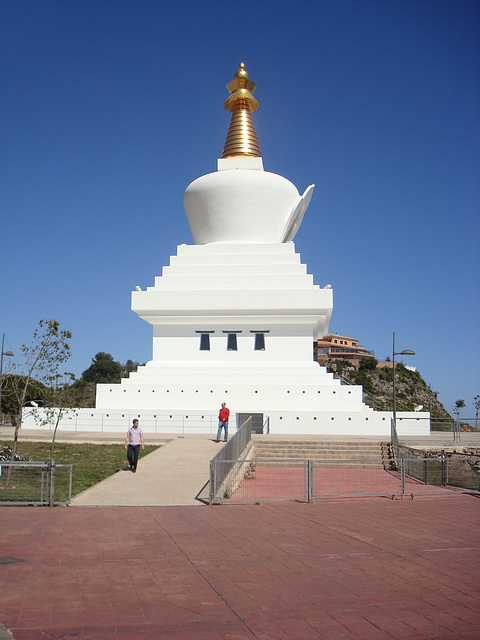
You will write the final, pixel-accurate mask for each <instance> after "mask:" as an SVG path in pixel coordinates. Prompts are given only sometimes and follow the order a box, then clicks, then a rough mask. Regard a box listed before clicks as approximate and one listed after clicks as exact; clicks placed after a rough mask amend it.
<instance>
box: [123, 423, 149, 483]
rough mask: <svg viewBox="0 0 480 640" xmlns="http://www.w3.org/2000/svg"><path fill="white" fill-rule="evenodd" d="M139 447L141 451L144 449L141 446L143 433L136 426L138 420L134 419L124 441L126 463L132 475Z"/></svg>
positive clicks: (134, 471) (135, 469) (135, 466)
mask: <svg viewBox="0 0 480 640" xmlns="http://www.w3.org/2000/svg"><path fill="white" fill-rule="evenodd" d="M140 445H141V446H142V449H144V448H145V447H144V444H143V431H142V430H141V429H140V427H139V426H138V420H137V419H136V418H135V420H134V421H133V425H132V426H131V427H130V429H129V430H128V431H127V439H126V440H125V451H126V452H127V458H128V463H129V465H130V469H131V471H133V473H136V472H137V464H138V454H139V453H140Z"/></svg>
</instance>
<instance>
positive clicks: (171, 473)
mask: <svg viewBox="0 0 480 640" xmlns="http://www.w3.org/2000/svg"><path fill="white" fill-rule="evenodd" d="M170 438H171V439H170V440H168V439H167V443H166V444H164V445H163V446H162V447H160V448H159V449H157V450H156V451H154V452H153V453H150V454H148V455H147V456H145V457H143V458H141V459H140V460H139V462H138V467H137V472H136V473H132V472H131V471H130V470H128V471H122V472H119V473H116V474H115V475H113V476H110V477H109V478H106V479H105V480H103V481H102V482H100V483H99V484H97V485H95V486H94V487H91V488H90V489H87V490H86V491H84V492H83V493H81V494H79V495H77V496H75V497H74V498H73V499H72V502H71V506H74V507H77V506H86V505H88V506H121V505H123V506H127V505H128V506H140V505H148V506H164V505H177V506H178V505H195V504H197V505H201V504H204V503H203V502H201V501H200V498H201V497H202V496H205V495H208V493H207V488H206V485H207V483H208V477H209V469H210V467H209V462H210V460H211V459H212V458H213V456H214V455H215V454H216V453H217V451H218V450H219V449H220V447H221V446H222V445H221V444H217V443H216V442H215V441H214V440H212V439H211V438H210V437H209V436H206V435H189V436H185V437H184V436H180V437H178V436H170ZM148 441H149V442H151V439H150V438H149V439H148ZM125 462H126V460H125ZM202 489H203V492H202Z"/></svg>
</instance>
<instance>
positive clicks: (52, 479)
mask: <svg viewBox="0 0 480 640" xmlns="http://www.w3.org/2000/svg"><path fill="white" fill-rule="evenodd" d="M54 501H55V460H52V462H51V464H50V502H49V506H50V507H53V505H54Z"/></svg>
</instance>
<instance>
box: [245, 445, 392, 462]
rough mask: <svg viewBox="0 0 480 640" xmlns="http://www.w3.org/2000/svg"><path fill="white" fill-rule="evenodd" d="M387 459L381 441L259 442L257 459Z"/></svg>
mask: <svg viewBox="0 0 480 640" xmlns="http://www.w3.org/2000/svg"><path fill="white" fill-rule="evenodd" d="M382 457H383V458H386V457H387V446H386V445H385V444H384V445H382V443H381V442H380V441H378V442H375V441H372V442H348V441H341V442H338V441H333V440H332V441H322V442H319V441H306V440H302V441H293V440H291V441H285V440H284V441H270V442H269V441H257V442H255V458H257V459H261V458H263V459H272V458H294V459H295V458H296V459H299V458H304V459H305V458H306V459H309V460H352V459H354V460H361V459H370V460H372V459H373V460H380V459H382Z"/></svg>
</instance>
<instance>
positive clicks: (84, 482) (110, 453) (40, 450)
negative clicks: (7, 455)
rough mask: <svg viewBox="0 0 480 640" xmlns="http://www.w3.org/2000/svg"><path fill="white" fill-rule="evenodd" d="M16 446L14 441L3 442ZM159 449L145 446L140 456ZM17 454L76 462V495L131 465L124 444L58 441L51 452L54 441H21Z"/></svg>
mask: <svg viewBox="0 0 480 640" xmlns="http://www.w3.org/2000/svg"><path fill="white" fill-rule="evenodd" d="M4 444H5V445H8V446H10V447H11V446H13V442H2V443H1V446H3V445H4ZM155 449H158V446H156V445H145V449H144V450H143V451H142V450H140V458H142V457H143V456H145V455H147V454H148V453H152V451H155ZM17 454H18V455H19V456H20V457H21V458H22V459H24V460H32V461H34V462H49V461H51V460H52V458H53V459H54V460H55V462H56V464H72V465H73V479H72V484H73V486H72V496H75V495H77V494H78V493H81V492H82V491H85V489H88V488H89V487H91V486H93V485H94V484H97V483H98V482H100V481H101V480H104V479H105V478H108V476H111V475H113V474H114V473H116V472H117V471H120V470H121V469H123V468H124V467H125V466H127V465H128V461H127V454H126V452H125V449H124V448H123V444H71V443H62V442H58V443H56V444H55V451H54V452H53V453H52V451H51V443H50V442H19V443H18V446H17Z"/></svg>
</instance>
